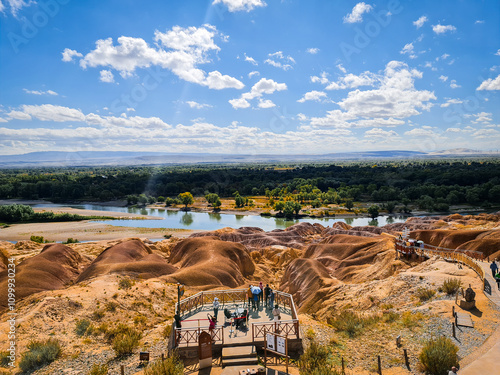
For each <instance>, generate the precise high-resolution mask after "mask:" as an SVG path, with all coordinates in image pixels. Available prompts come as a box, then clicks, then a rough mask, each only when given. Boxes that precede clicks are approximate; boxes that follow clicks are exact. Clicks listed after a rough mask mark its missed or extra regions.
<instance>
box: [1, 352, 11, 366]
mask: <svg viewBox="0 0 500 375" xmlns="http://www.w3.org/2000/svg"><path fill="white" fill-rule="evenodd" d="M9 355H10V352H0V366H2V367H8V366H9V362H10V359H9Z"/></svg>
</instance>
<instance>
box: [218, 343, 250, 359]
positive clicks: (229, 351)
mask: <svg viewBox="0 0 500 375" xmlns="http://www.w3.org/2000/svg"><path fill="white" fill-rule="evenodd" d="M244 357H257V353H256V351H255V347H254V346H253V345H245V346H233V347H231V346H229V347H224V348H222V358H223V359H224V360H225V359H226V358H227V359H230V358H244Z"/></svg>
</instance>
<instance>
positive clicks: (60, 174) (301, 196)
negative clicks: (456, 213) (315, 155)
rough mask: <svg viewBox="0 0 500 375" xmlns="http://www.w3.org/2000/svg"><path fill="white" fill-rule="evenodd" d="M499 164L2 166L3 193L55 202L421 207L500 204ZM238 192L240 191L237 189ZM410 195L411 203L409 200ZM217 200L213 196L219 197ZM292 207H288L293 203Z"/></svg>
mask: <svg viewBox="0 0 500 375" xmlns="http://www.w3.org/2000/svg"><path fill="white" fill-rule="evenodd" d="M499 166H500V163H499V161H498V160H496V159H489V160H483V161H467V160H449V161H415V162H408V161H404V162H403V161H401V162H383V163H378V164H376V165H375V164H374V163H373V162H370V163H368V162H363V163H345V164H331V165H299V166H294V167H290V166H280V168H276V166H271V165H247V166H240V167H227V166H215V165H214V166H202V167H186V166H183V167H156V168H153V167H133V168H131V167H120V168H118V167H110V168H66V169H62V168H61V169H56V168H52V169H48V168H47V169H43V168H40V169H30V170H19V169H18V170H2V171H1V172H0V199H9V198H21V199H41V198H43V199H48V200H51V201H54V202H70V201H73V202H74V201H80V200H93V201H108V200H113V199H127V200H129V203H130V204H137V203H139V202H140V203H142V204H146V203H152V202H153V201H157V200H158V201H165V202H166V203H167V205H168V204H169V203H170V204H175V203H176V202H178V201H179V194H182V193H185V192H190V193H191V194H192V195H194V196H205V195H207V194H211V193H212V194H217V195H218V196H219V197H236V198H237V201H238V202H237V203H238V205H239V206H242V205H247V204H248V202H246V201H245V199H247V198H243V197H245V196H252V195H253V196H255V195H266V196H268V198H270V199H273V200H275V201H277V200H280V199H282V198H285V197H287V196H290V195H293V196H294V200H295V201H297V202H299V203H301V204H305V203H309V204H311V205H312V206H313V207H319V206H321V205H324V204H330V203H345V204H347V205H350V204H349V203H347V202H350V201H358V202H378V203H382V204H391V202H398V203H400V204H403V205H405V206H406V205H407V204H409V203H412V204H414V205H418V207H420V208H422V209H432V208H433V209H439V208H442V209H445V208H446V207H447V206H449V205H453V204H464V203H467V204H470V205H473V206H486V207H488V206H490V205H492V204H499V203H500V168H499ZM236 192H237V193H238V194H237V195H235V193H236ZM405 202H406V203H405ZM215 203H216V202H215ZM290 209H291V208H289V210H290Z"/></svg>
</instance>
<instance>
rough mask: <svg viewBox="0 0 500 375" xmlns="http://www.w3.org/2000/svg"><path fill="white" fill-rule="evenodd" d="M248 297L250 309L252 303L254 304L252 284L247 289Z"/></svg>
mask: <svg viewBox="0 0 500 375" xmlns="http://www.w3.org/2000/svg"><path fill="white" fill-rule="evenodd" d="M247 297H248V310H250V303H251V304H252V305H253V294H252V286H251V285H250V286H249V287H248V289H247Z"/></svg>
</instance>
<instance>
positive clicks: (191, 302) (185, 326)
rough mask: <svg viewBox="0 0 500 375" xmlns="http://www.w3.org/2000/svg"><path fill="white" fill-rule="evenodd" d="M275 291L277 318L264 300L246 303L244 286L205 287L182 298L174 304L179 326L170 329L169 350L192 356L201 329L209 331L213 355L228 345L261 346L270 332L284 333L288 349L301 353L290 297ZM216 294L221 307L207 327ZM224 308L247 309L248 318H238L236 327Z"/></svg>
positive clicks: (218, 354)
mask: <svg viewBox="0 0 500 375" xmlns="http://www.w3.org/2000/svg"><path fill="white" fill-rule="evenodd" d="M274 295H275V297H274V304H275V305H278V308H279V310H280V316H281V319H280V320H278V321H274V317H273V314H272V308H271V307H268V308H266V307H265V301H264V300H263V301H262V302H261V303H260V307H259V308H258V309H257V308H255V309H253V308H252V305H251V304H250V306H249V305H248V297H247V289H230V290H215V291H204V292H200V293H197V294H195V295H193V296H191V297H188V298H186V299H183V300H181V301H180V306H179V304H176V308H177V307H180V315H181V319H182V321H181V328H175V329H172V334H171V336H170V340H169V350H173V349H176V350H177V351H178V353H179V355H180V356H181V358H195V357H196V356H197V355H198V344H199V341H198V338H199V336H200V334H201V333H202V332H208V333H210V334H211V336H212V340H213V353H214V354H213V355H214V357H217V356H221V355H222V349H223V348H228V347H238V346H248V345H253V346H255V348H256V349H260V348H262V347H263V346H264V343H265V339H266V334H267V333H268V332H272V333H279V334H280V335H283V336H286V338H287V340H288V345H289V351H290V353H294V352H297V353H300V351H301V350H302V339H301V338H300V328H299V319H298V316H297V312H296V308H295V304H294V302H293V297H292V296H291V295H290V294H288V293H283V292H280V291H276V290H275V291H274ZM215 297H217V298H218V299H219V303H220V307H219V312H218V314H217V324H216V326H215V328H213V330H211V331H210V329H209V318H208V315H210V316H212V315H213V302H214V298H215ZM225 309H227V310H228V311H229V312H230V313H231V314H234V315H235V316H236V317H240V316H241V313H242V312H244V311H245V310H246V311H248V321H247V322H246V321H245V319H241V321H240V324H239V327H238V328H237V327H236V325H235V322H236V320H237V318H236V320H235V318H234V317H231V318H227V317H226V316H225V314H224V310H225ZM235 313H236V314H235ZM173 327H175V323H174V325H173Z"/></svg>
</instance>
